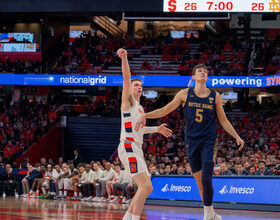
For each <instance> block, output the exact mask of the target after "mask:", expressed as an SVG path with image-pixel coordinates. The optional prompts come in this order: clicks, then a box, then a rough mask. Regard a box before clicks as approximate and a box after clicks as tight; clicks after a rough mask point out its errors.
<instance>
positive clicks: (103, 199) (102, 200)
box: [98, 197, 107, 202]
mask: <svg viewBox="0 0 280 220" xmlns="http://www.w3.org/2000/svg"><path fill="white" fill-rule="evenodd" d="M98 202H107V199H106V198H105V197H101V198H100V199H99V201H98Z"/></svg>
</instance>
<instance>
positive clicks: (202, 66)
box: [192, 63, 208, 75]
mask: <svg viewBox="0 0 280 220" xmlns="http://www.w3.org/2000/svg"><path fill="white" fill-rule="evenodd" d="M198 68H204V69H206V71H207V72H208V68H207V66H205V65H204V64H202V63H200V64H198V65H196V66H195V67H194V68H193V70H192V75H195V71H196V69H198Z"/></svg>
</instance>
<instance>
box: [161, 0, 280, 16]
mask: <svg viewBox="0 0 280 220" xmlns="http://www.w3.org/2000/svg"><path fill="white" fill-rule="evenodd" d="M163 11H164V12H251V13H252V12H258V13H263V12H274V13H276V12H280V0H163Z"/></svg>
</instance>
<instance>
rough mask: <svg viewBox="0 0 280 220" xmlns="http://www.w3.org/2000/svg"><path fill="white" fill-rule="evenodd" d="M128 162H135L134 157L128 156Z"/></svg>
mask: <svg viewBox="0 0 280 220" xmlns="http://www.w3.org/2000/svg"><path fill="white" fill-rule="evenodd" d="M128 162H129V163H137V160H136V157H129V158H128Z"/></svg>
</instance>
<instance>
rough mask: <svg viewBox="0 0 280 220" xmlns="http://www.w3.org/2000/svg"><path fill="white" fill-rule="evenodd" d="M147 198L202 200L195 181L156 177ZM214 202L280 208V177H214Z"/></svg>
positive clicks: (189, 178) (183, 178)
mask: <svg viewBox="0 0 280 220" xmlns="http://www.w3.org/2000/svg"><path fill="white" fill-rule="evenodd" d="M152 184H153V192H152V193H151V194H150V195H149V197H148V199H161V200H183V201H201V198H200V195H199V191H198V187H197V185H196V182H195V179H194V178H193V177H190V176H189V177H188V176H177V177H176V176H157V175H155V176H153V177H152ZM213 187H214V199H213V201H214V202H228V203H250V204H274V205H280V196H279V189H280V178H273V177H272V178H254V177H252V178H249V177H247V178H246V177H241V178H238V177H223V178H217V177H216V178H215V177H213Z"/></svg>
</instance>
